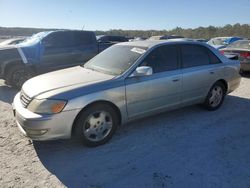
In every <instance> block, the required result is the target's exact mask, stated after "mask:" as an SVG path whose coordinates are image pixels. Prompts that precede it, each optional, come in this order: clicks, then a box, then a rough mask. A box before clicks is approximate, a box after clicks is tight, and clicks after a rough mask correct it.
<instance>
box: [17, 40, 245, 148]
mask: <svg viewBox="0 0 250 188" xmlns="http://www.w3.org/2000/svg"><path fill="white" fill-rule="evenodd" d="M239 70H240V64H239V62H238V61H233V60H230V59H227V58H226V57H225V56H223V55H221V54H220V53H219V51H217V50H215V49H214V48H213V47H210V46H209V45H207V44H204V43H200V42H192V41H175V40H169V41H164V40H162V41H154V40H147V41H136V42H126V43H120V44H117V45H114V46H112V47H110V48H108V49H107V50H105V51H103V52H102V53H100V54H99V55H97V56H95V57H94V58H93V59H91V60H90V61H88V62H87V63H86V64H85V65H82V66H77V67H73V68H68V69H64V70H60V71H56V72H52V73H48V74H44V75H41V76H37V77H35V78H32V79H30V80H28V81H27V82H26V83H25V84H24V85H23V87H22V90H21V92H20V93H18V94H17V95H16V96H15V99H14V102H13V109H14V114H15V117H16V122H17V125H18V127H19V128H20V130H21V131H22V132H23V133H24V134H25V135H27V136H28V137H30V138H31V139H34V140H51V139H59V138H70V137H71V136H72V135H74V136H75V137H76V138H79V139H81V140H82V141H83V143H84V144H85V145H87V146H97V145H101V144H104V143H106V142H107V141H108V140H109V139H110V138H111V137H112V135H113V134H114V132H115V130H116V128H117V126H118V125H119V124H124V123H126V122H128V121H130V120H134V119H137V118H142V117H145V116H148V115H152V114H155V113H159V112H163V111H166V110H171V109H176V108H180V107H184V106H187V105H193V104H203V105H204V106H205V107H206V108H207V109H208V110H216V109H217V108H219V107H220V106H221V104H222V102H223V100H224V96H225V95H226V94H227V93H230V92H232V91H233V90H235V89H236V88H237V87H238V86H239V84H240V79H241V77H240V75H239ZM166 115H167V114H166Z"/></svg>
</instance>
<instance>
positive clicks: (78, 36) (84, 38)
mask: <svg viewBox="0 0 250 188" xmlns="http://www.w3.org/2000/svg"><path fill="white" fill-rule="evenodd" d="M95 41H96V37H95V35H94V33H92V32H84V31H82V32H81V31H76V32H74V43H73V45H74V46H79V45H89V44H93V43H94V42H95Z"/></svg>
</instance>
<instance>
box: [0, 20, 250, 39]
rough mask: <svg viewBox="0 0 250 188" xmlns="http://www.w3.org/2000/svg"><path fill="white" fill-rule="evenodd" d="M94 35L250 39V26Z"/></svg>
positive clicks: (6, 32)
mask: <svg viewBox="0 0 250 188" xmlns="http://www.w3.org/2000/svg"><path fill="white" fill-rule="evenodd" d="M48 30H56V29H42V28H8V27H0V36H30V35H32V34H34V33H38V32H41V31H48ZM95 33H96V35H120V36H127V37H145V38H148V37H150V36H154V35H179V36H183V37H186V38H203V39H210V38H213V37H218V36H240V37H245V38H250V24H239V23H237V24H234V25H231V24H228V25H225V26H224V27H214V26H208V27H198V28H195V29H183V28H181V27H176V28H174V29H171V30H122V29H112V30H109V31H95Z"/></svg>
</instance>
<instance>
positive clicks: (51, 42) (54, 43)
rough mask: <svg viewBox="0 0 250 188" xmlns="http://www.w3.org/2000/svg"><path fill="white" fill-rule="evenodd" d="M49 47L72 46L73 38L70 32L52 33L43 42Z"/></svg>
mask: <svg viewBox="0 0 250 188" xmlns="http://www.w3.org/2000/svg"><path fill="white" fill-rule="evenodd" d="M43 42H44V44H45V46H47V47H68V46H72V43H73V36H72V35H71V34H70V33H69V32H55V33H51V34H50V35H48V36H47V37H45V38H44V40H43Z"/></svg>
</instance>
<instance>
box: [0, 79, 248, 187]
mask: <svg viewBox="0 0 250 188" xmlns="http://www.w3.org/2000/svg"><path fill="white" fill-rule="evenodd" d="M15 93H16V91H15V90H13V89H11V88H9V87H7V86H5V85H4V84H3V81H2V80H0V153H1V155H0V159H1V163H0V169H1V170H0V187H43V188H44V187H65V186H66V187H90V188H93V187H94V188H99V187H108V188H110V187H191V188H193V187H205V188H210V187H211V188H217V187H220V188H221V187H225V188H230V187H232V188H237V187H239V188H247V187H248V188H249V187H250V170H249V169H250V147H249V144H250V75H246V76H245V77H244V78H243V79H242V83H241V86H240V88H239V89H238V90H237V91H235V92H234V93H231V94H230V95H229V96H227V98H226V100H225V103H224V105H223V106H222V108H220V109H219V110H218V111H215V112H208V111H205V110H203V109H202V108H200V107H199V106H192V107H187V108H184V109H180V110H176V111H173V112H168V113H164V114H160V115H158V116H154V117H151V118H147V119H144V120H140V121H137V122H134V123H130V124H128V125H125V126H122V127H120V128H119V130H118V132H117V134H116V135H115V136H114V138H113V139H112V140H111V142H109V143H108V144H106V145H104V146H101V147H97V148H86V147H83V146H82V145H81V144H79V143H75V142H72V141H69V140H66V141H53V142H32V141H31V140H29V139H28V138H25V137H23V136H22V135H21V134H20V132H19V130H18V129H17V127H16V125H15V123H14V119H13V116H12V111H11V102H12V100H13V97H14V95H15Z"/></svg>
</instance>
